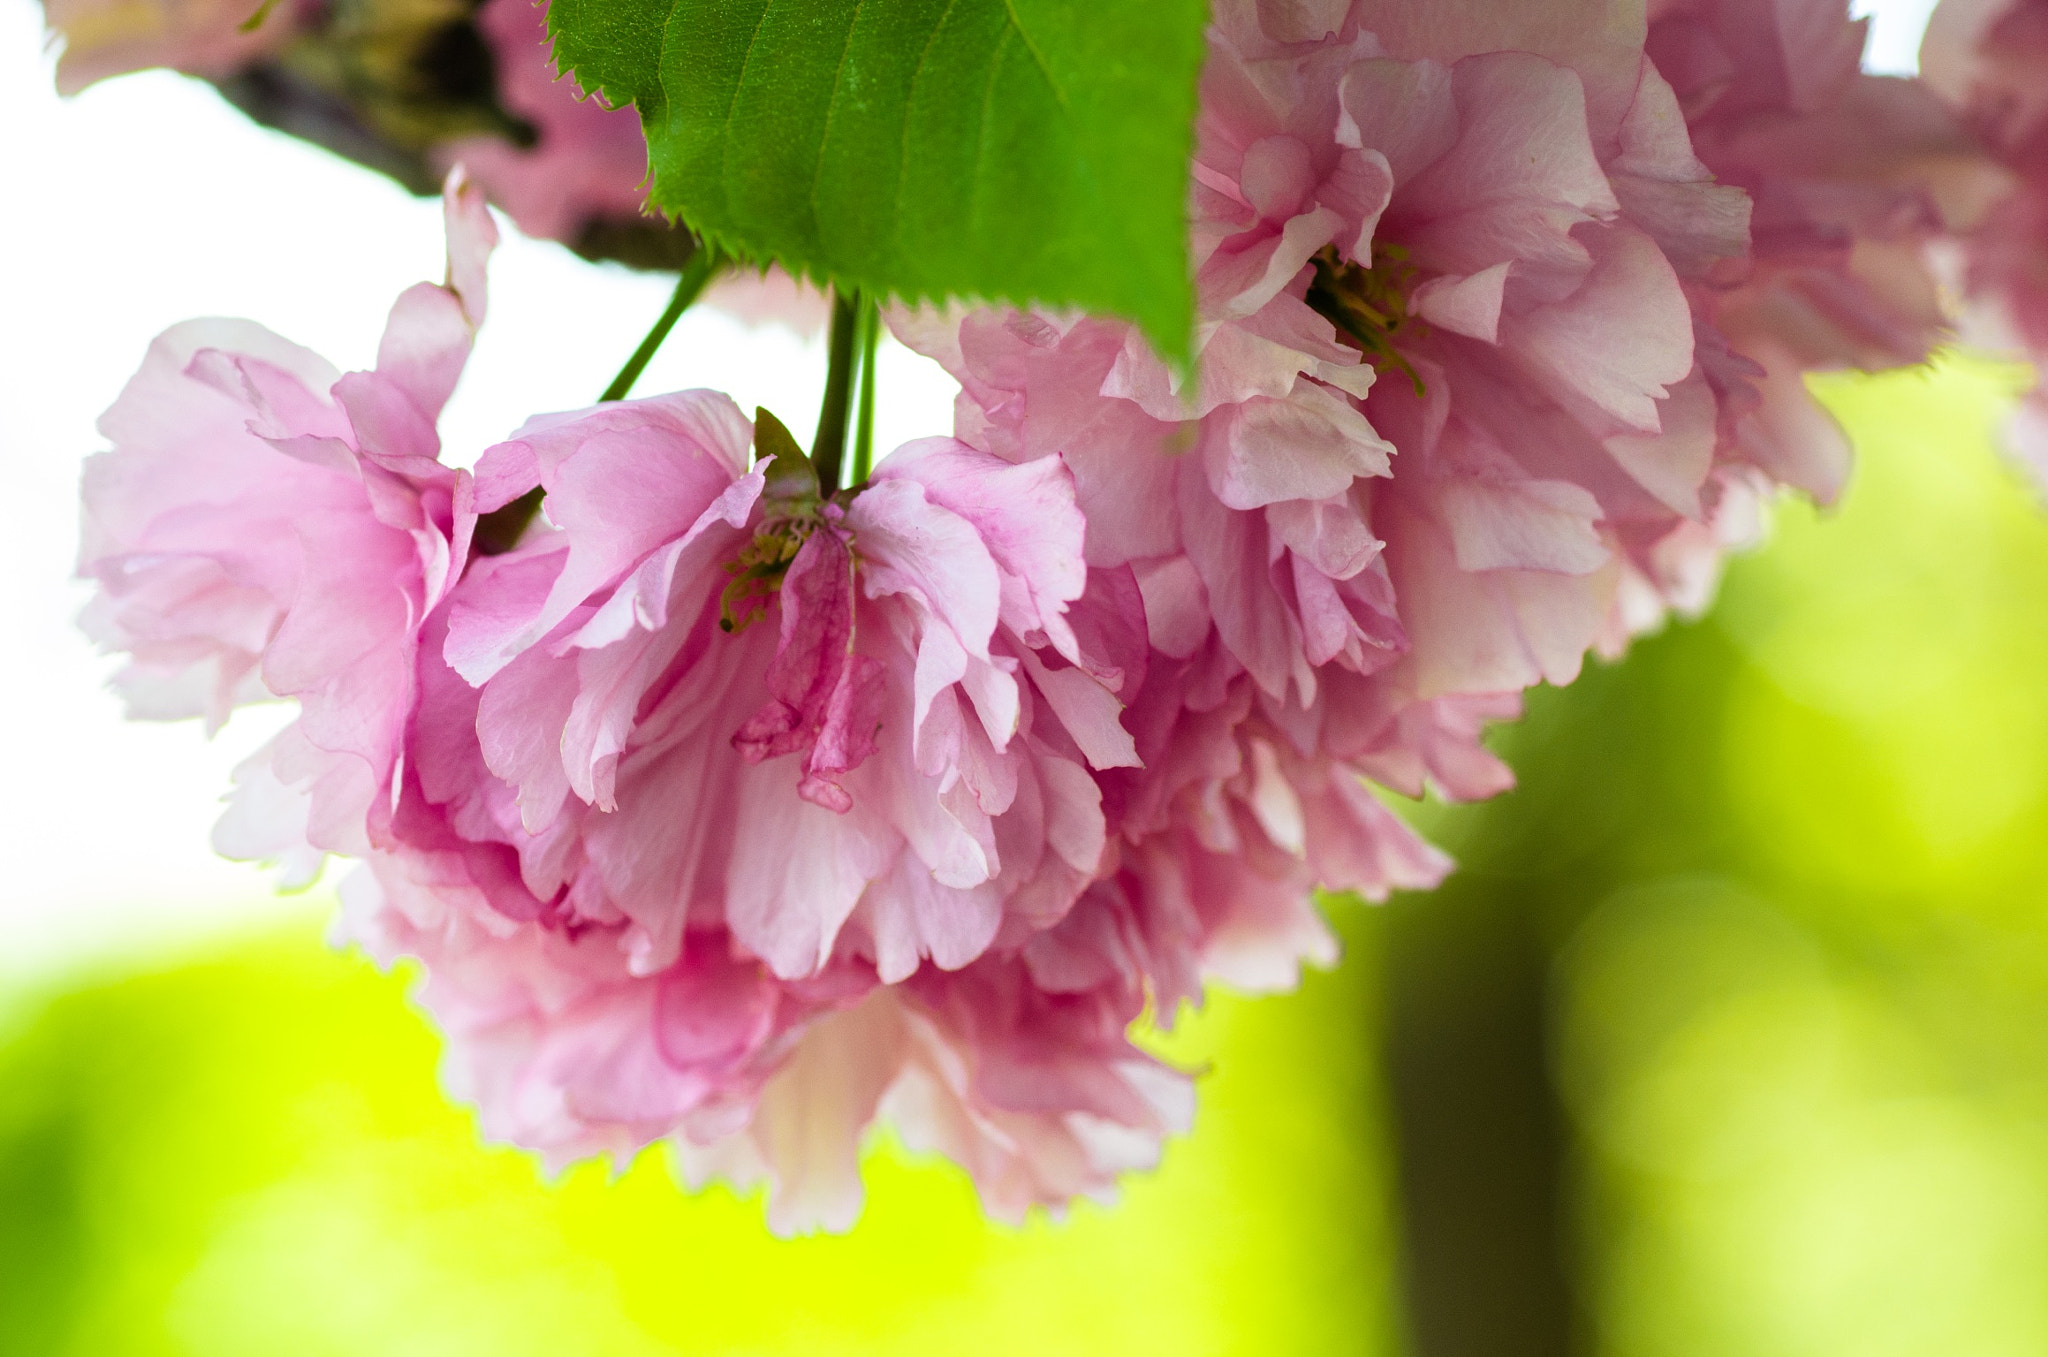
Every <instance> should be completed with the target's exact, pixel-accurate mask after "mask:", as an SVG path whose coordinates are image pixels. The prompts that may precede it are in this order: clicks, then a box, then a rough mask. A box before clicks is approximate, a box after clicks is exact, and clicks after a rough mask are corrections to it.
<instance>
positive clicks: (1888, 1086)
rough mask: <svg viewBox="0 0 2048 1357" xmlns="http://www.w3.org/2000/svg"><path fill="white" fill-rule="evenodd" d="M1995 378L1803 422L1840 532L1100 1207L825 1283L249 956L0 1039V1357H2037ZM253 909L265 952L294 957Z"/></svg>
mask: <svg viewBox="0 0 2048 1357" xmlns="http://www.w3.org/2000/svg"><path fill="white" fill-rule="evenodd" d="M2017 381H2018V375H2017V374H2016V373H2014V372H2013V371H2011V370H2007V369H2001V368H1994V367H1991V366H1987V365H1978V364H1965V363H1961V362H1957V361H1949V362H1945V363H1943V364H1940V365H1938V366H1937V367H1935V368H1934V369H1931V370H1926V371H1913V372H1905V373H1899V374H1893V375H1890V376H1886V377H1883V378H1855V379H1840V380H1831V381H1828V382H1825V383H1823V384H1821V386H1820V387H1819V390H1820V391H1821V394H1822V395H1823V396H1824V398H1825V399H1826V400H1827V401H1828V402H1829V404H1830V405H1831V406H1832V407H1833V408H1834V409H1835V411H1836V412H1837V413H1838V415H1839V416H1840V417H1841V418H1842V419H1843V420H1844V422H1845V423H1847V424H1848V425H1849V427H1850V430H1851V432H1852V434H1853V436H1854V438H1855V440H1856V443H1857V446H1858V450H1859V467H1858V471H1857V475H1856V477H1855V479H1854V481H1853V483H1852V486H1851V489H1850V491H1849V493H1848V495H1847V497H1846V499H1845V501H1844V503H1843V504H1842V505H1841V506H1840V507H1839V508H1838V509H1837V510H1835V511H1832V512H1829V513H1825V514H1817V513H1815V512H1813V511H1812V510H1810V509H1808V508H1806V507H1804V506H1799V505H1789V504H1788V505H1786V506H1783V507H1782V508H1781V509H1780V510H1779V511H1778V513H1777V515H1776V524H1775V527H1774V530H1773V534H1772V539H1771V542H1770V545H1769V546H1768V547H1767V548H1766V549H1764V550H1762V551H1760V552H1758V553H1756V554H1754V555H1752V556H1750V557H1748V558H1746V559H1743V560H1741V561H1739V562H1737V563H1736V564H1735V565H1734V566H1733V568H1732V569H1731V571H1730V574H1729V578H1728V581H1727V584H1726V586H1725V588H1724V589H1723V592H1722V596H1721V600H1720V602H1719V604H1718V605H1717V607H1716V608H1715V610H1714V611H1713V612H1712V613H1711V614H1710V615H1709V616H1708V617H1707V618H1706V619H1704V620H1702V621H1699V622H1696V623H1691V624H1684V625H1677V626H1674V627H1672V628H1671V629H1669V630H1668V631H1667V632H1665V633H1664V634H1663V635H1661V636H1658V637H1655V638H1652V639H1649V640H1647V641H1645V642H1643V643H1642V644H1640V645H1639V646H1638V647H1637V648H1636V650H1635V651H1634V653H1633V654H1632V655H1631V656H1630V658H1629V659H1628V660H1627V661H1626V662H1625V663H1622V664H1619V665H1615V666H1607V667H1598V666H1596V667H1593V668H1591V669H1589V671H1588V673H1587V674H1586V676H1585V677H1584V678H1583V679H1582V680H1581V681H1580V682H1579V683H1578V684H1576V685H1574V686H1573V687H1572V688H1570V689H1567V690H1564V691H1561V692H1550V691H1546V692H1542V693H1538V694H1535V695H1533V700H1532V702H1531V710H1530V715H1529V719H1528V720H1527V721H1526V722H1525V723H1524V724H1523V725H1521V726H1519V727H1517V728H1514V729H1512V730H1507V731H1503V732H1500V734H1499V737H1498V744H1499V746H1500V748H1501V749H1502V751H1503V752H1504V753H1505V754H1506V755H1507V756H1508V758H1509V759H1510V761H1511V762H1513V763H1514V764H1515V765H1516V767H1517V768H1518V770H1519V771H1520V774H1521V777H1522V786H1521V789H1520V790H1518V791H1517V792H1515V793H1514V794H1512V795H1510V796H1508V797H1505V798H1503V799H1501V800H1500V801H1498V802H1495V803H1492V804H1490V805H1486V806H1479V807H1465V808H1456V809H1449V810H1446V809H1443V808H1437V807H1423V808H1422V809H1421V810H1420V812H1419V814H1420V816H1421V817H1422V818H1423V819H1424V820H1425V821H1426V822H1427V824H1428V827H1429V828H1430V830H1431V831H1432V832H1433V833H1434V834H1435V835H1437V836H1438V837H1439V838H1440V840H1441V841H1443V842H1444V843H1446V844H1447V845H1448V846H1449V847H1450V848H1451V849H1452V850H1453V851H1454V852H1455V853H1456V854H1457V855H1458V856H1459V858H1460V860H1461V861H1462V863H1463V864H1464V867H1463V870H1462V871H1461V872H1460V874H1459V875H1458V876H1457V877H1456V878H1454V880H1453V881H1452V883H1451V884H1450V885H1448V886H1447V887H1446V888H1445V889H1443V890H1442V891H1440V892H1437V893H1436V894H1434V895H1430V896H1414V897H1406V898H1402V899H1398V900H1396V901H1395V902H1393V903H1392V904H1391V905H1389V906H1386V907H1384V908H1377V909H1375V908H1367V907H1364V906H1361V905H1358V904H1356V903H1346V902H1335V903H1334V904H1333V906H1332V909H1333V913H1334V914H1335V916H1336V917H1337V919H1338V921H1339V923H1340V926H1341V928H1342V930H1343V931H1344V933H1345V936H1346V938H1347V941H1348V948H1349V954H1348V957H1347V960H1346V961H1345V963H1344V964H1343V966H1342V967H1341V968H1339V969H1338V970H1336V971H1334V972H1332V973H1329V974H1324V975H1317V976H1314V977H1312V978H1311V979H1310V981H1309V982H1308V984H1307V985H1306V986H1304V988H1303V990H1302V991H1301V992H1300V993H1299V994H1296V995H1292V996H1289V997H1286V998H1279V999H1266V1000H1256V1001H1245V1000H1238V999H1233V998H1230V997H1228V996H1224V997H1219V998H1218V999H1216V1000H1215V1001H1214V1002H1213V1003H1212V1004H1211V1005H1210V1007H1209V1009H1208V1010H1207V1011H1206V1012H1205V1013H1203V1014H1201V1015H1200V1016H1199V1017H1198V1018H1197V1019H1195V1020H1194V1021H1191V1022H1189V1023H1187V1024H1186V1025H1185V1026H1184V1028H1183V1029H1182V1030H1181V1031H1180V1032H1178V1033H1176V1034H1175V1035H1174V1037H1173V1038H1172V1040H1171V1041H1170V1042H1169V1043H1167V1045H1166V1049H1167V1051H1168V1052H1169V1053H1170V1054H1171V1055H1173V1056H1174V1057H1175V1058H1177V1059H1180V1060H1183V1061H1186V1062H1189V1063H1191V1064H1199V1065H1201V1066H1202V1067H1204V1068H1205V1069H1206V1070H1207V1071H1208V1072H1207V1073H1206V1074H1205V1075H1204V1076H1203V1078H1202V1106H1201V1113H1200V1120H1199V1123H1198V1126H1197V1129H1196V1131H1195V1132H1194V1134H1193V1135H1192V1136H1190V1137H1188V1138H1186V1139H1184V1140H1182V1141H1180V1142H1178V1143H1176V1144H1174V1145H1173V1146H1172V1147H1171V1149H1170V1150H1169V1152H1168V1154H1167V1158H1166V1162H1165V1165H1164V1167H1163V1168H1162V1169H1161V1170H1160V1171H1159V1172H1158V1173H1156V1174H1153V1175H1150V1176H1148V1177H1144V1178H1139V1179H1136V1180H1134V1181H1132V1182H1131V1183H1130V1184H1129V1185H1128V1188H1127V1190H1126V1192H1125V1194H1124V1198H1123V1200H1122V1202H1121V1203H1120V1204H1119V1205H1117V1206H1115V1207H1114V1208H1110V1209H1101V1208H1097V1207H1094V1206H1083V1207H1081V1208H1080V1209H1078V1210H1076V1211H1075V1212H1074V1213H1073V1215H1072V1216H1071V1217H1070V1218H1069V1219H1068V1220H1066V1221H1064V1222H1052V1221H1046V1220H1037V1221H1034V1222H1033V1223H1032V1224H1031V1225H1030V1226H1028V1227H1027V1228H1025V1229H1022V1230H1011V1229H1006V1228H1002V1227H998V1226H991V1225H988V1224H985V1223H983V1222H982V1221H981V1220H980V1218H979V1216H978V1214H977V1211H976V1208H975V1205H974V1200H973V1195H972V1192H971V1190H970V1189H969V1187H968V1186H967V1184H966V1182H965V1180H964V1178H963V1177H962V1176H961V1175H960V1174H959V1173H958V1172H957V1171H955V1170H953V1169H951V1168H950V1167H948V1166H944V1165H939V1164H933V1163H930V1162H926V1161H922V1160H918V1159H914V1158H913V1157H911V1156H908V1155H906V1154H905V1153H903V1152H902V1151H900V1150H899V1149H898V1148H896V1147H894V1146H892V1145H891V1144H889V1143H887V1142H886V1141H884V1142H883V1143H881V1144H878V1145H877V1146H876V1147H875V1150H874V1152H873V1156H872V1162H871V1164H870V1187H871V1192H870V1198H869V1204H868V1209H867V1213H866V1215H865V1217H864V1218H863V1220H862V1222H861V1224H860V1226H859V1228H858V1229H856V1230H855V1231H854V1232H853V1233H852V1234H851V1235H850V1236H847V1237H844V1238H813V1239H804V1240H797V1241H790V1242H783V1241H777V1240H774V1239H772V1238H771V1237H770V1236H768V1234H767V1233H766V1231H765V1229H764V1227H763V1225H762V1221H761V1210H760V1205H759V1203H758V1202H757V1201H754V1200H749V1199H736V1198H735V1197H733V1196H732V1195H731V1194H730V1193H726V1192H723V1191H713V1192H710V1193H706V1194H704V1195H701V1196H695V1197H691V1196H686V1195H684V1194H683V1193H681V1192H680V1191H678V1190H677V1189H676V1188H675V1187H674V1186H673V1185H672V1183H671V1182H670V1180H669V1178H668V1175H667V1170H666V1168H665V1166H664V1165H663V1164H662V1163H661V1162H659V1158H658V1156H648V1157H646V1158H644V1159H643V1160H642V1161H641V1162H640V1163H639V1164H637V1165H636V1166H634V1167H633V1168H632V1169H631V1170H630V1171H628V1172H626V1173H625V1174H624V1175H623V1176H621V1177H618V1178H616V1179H613V1178H610V1177H608V1176H607V1174H606V1173H605V1172H604V1171H603V1170H601V1169H598V1168H594V1167H586V1168H584V1169H582V1170H578V1171H576V1172H573V1173H571V1174H570V1175H568V1176H567V1178H565V1179H564V1180H562V1181H561V1182H559V1183H555V1184H552V1185H551V1184H548V1183H545V1182H543V1181H542V1179H541V1177H540V1176H539V1174H538V1172H537V1170H536V1169H535V1167H534V1166H533V1164H532V1162H531V1161H530V1160H528V1159H527V1158H525V1157H524V1156H522V1155H519V1154H516V1153H513V1152H509V1151H505V1150H494V1149H486V1148H482V1147H480V1146H479V1145H478V1144H477V1142H476V1138H475V1133H474V1128H473V1124H472V1122H471V1121H470V1119H469V1117H468V1116H467V1114H465V1113H463V1112H461V1111H459V1110H456V1109H454V1108H452V1107H450V1106H448V1105H447V1104H446V1103H444V1102H443V1100H442V1099H441V1097H440V1095H439V1093H438V1091H437V1088H436V1084H435V1078H434V1062H435V1058H436V1044H435V1041H434V1038H433V1037H432V1035H431V1033H430V1032H429V1031H427V1029H426V1028H425V1026H424V1024H423V1023H422V1021H421V1020H420V1019H419V1017H418V1016H417V1014H416V1013H415V1012H414V1011H413V1010H412V1009H411V1008H410V1007H409V1006H408V1005H407V1004H406V1002H405V999H404V994H405V991H406V987H407V985H408V984H409V983H410V979H411V977H409V976H407V975H405V974H402V973H401V974H399V975H396V976H390V975H380V974H378V973H377V972H376V971H375V970H374V969H373V968H371V967H370V965H369V964H368V963H367V962H366V961H364V960H363V959H362V958H360V957H358V956H352V955H351V956H343V955H336V954H333V953H330V952H328V951H326V950H325V949H324V948H323V946H322V944H321V942H320V936H319V935H320V923H319V920H318V919H316V918H315V917H313V914H312V913H311V912H308V911H306V910H305V909H304V907H302V906H291V905H280V907H279V908H280V916H281V917H282V918H284V919H286V921H287V922H286V924H285V925H284V926H282V927H281V928H280V929H279V930H278V931H277V932H276V933H275V934H274V935H271V936H263V937H253V938H247V939H245V940H241V941H236V942H232V943H229V944H223V945H221V946H220V947H218V948H216V949H215V950H214V951H213V952H211V953H210V954H206V955H198V956H184V957H179V958H165V959H163V960H162V961H161V962H160V963H159V964H158V965H157V966H156V967H153V968H147V969H144V970H136V969H134V968H133V967H130V968H128V969H125V970H123V971H121V972H120V973H108V974H98V975H85V976H79V975H73V976H71V977H69V978H68V979H67V980H66V981H64V982H63V983H61V984H59V983H55V982H52V983H51V984H49V985H47V986H45V987H44V988H43V989H41V990H38V991H36V992H33V993H26V992H25V993H15V994H10V995H4V996H0V1354H13V1353H24V1354H37V1355H38V1357H41V1355H42V1354H93V1355H94V1357H112V1355H117V1354H118V1355H125V1354H156V1353H166V1354H170V1353H176V1354H204V1355H205V1357H216V1355H217V1357H245V1355H246V1357H256V1355H258V1354H261V1355H263V1357H270V1355H272V1354H293V1355H294V1357H298V1355H301V1354H303V1355H304V1357H326V1355H327V1354H333V1355H334V1357H341V1354H377V1357H415V1355H418V1357H424V1355H425V1354H492V1357H524V1355H525V1354H543V1353H545V1354H568V1353H574V1354H599V1355H608V1354H630V1355H632V1357H639V1355H640V1354H665V1353H689V1354H696V1353H721V1354H722V1353H747V1354H755V1353H759V1354H782V1353H826V1354H836V1353H853V1354H883V1353H888V1354H923V1353H947V1354H951V1353H961V1352H966V1353H975V1354H1000V1353H1007V1352H1032V1353H1043V1352H1048V1351H1049V1352H1057V1353H1061V1354H1094V1353H1105V1354H1107V1353H1117V1354H1128V1353H1149V1352H1171V1353H1174V1354H1177V1357H1207V1355H1208V1354H1219V1355H1220V1354H1261V1355H1264V1354H1293V1353H1304V1354H1307V1353H1313V1354H1323V1353H1371V1354H1382V1353H1384V1354H1396V1353H1414V1354H1418V1357H1465V1354H1473V1357H1477V1355H1478V1354H1489V1357H1491V1355H1493V1354H1524V1353H1534V1354H1549V1353H1559V1354H1562V1353H1571V1352H1579V1353H1599V1354H1613V1355H1614V1357H1623V1355H1626V1357H1695V1355H1697V1357H1708V1354H1712V1355H1713V1357H1748V1355H1749V1354H1755V1355H1756V1357H1797V1355H1803V1354H1815V1355H1819V1354H1844V1355H1850V1354H1853V1355H1854V1357H1892V1354H1898V1355H1899V1357H1905V1355H1906V1354H1916V1355H1918V1354H1941V1357H2005V1355H2006V1354H2014V1355H2017V1354H2039V1353H2043V1352H2048V908H2044V907H2043V906H2044V899H2043V895H2044V892H2043V888H2042V886H2041V884H2040V883H2041V882H2042V880H2043V878H2044V869H2048V681H2044V680H2048V516H2044V515H2043V513H2042V512H2041V510H2040V509H2039V507H2038V503H2037V500H2036V497H2035V494H2034V492H2033V491H2032V490H2031V489H2030V488H2028V487H2027V486H2025V485H2023V484H2022V483H2021V481H2020V480H2019V478H2018V477H2017V476H2016V475H2015V474H2014V473H2013V472H2012V471H2011V470H2010V469H2009V468H2008V467H2007V466H2006V465H2005V464H2004V463H2003V462H2002V461H2001V460H2000V459H1999V457H1998V456H1997V455H1996V453H1995V452H1994V451H1993V449H1992V441H1991V431H1992V428H1993V426H1994V425H1995V423H1996V422H1997V420H1998V418H1999V417H2000V415H2001V413H2002V411H2003V409H2004V406H2005V402H2006V401H2007V399H2008V398H2009V396H2010V394H2011V392H2012V391H2013V390H2014V389H2015V386H2016V383H2017ZM295 910H296V911H298V912H294V911H295Z"/></svg>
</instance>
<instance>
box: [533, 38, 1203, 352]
mask: <svg viewBox="0 0 2048 1357" xmlns="http://www.w3.org/2000/svg"><path fill="white" fill-rule="evenodd" d="M1207 9H1208V7H1207V4H1206V2H1205V0H553V6H552V11H551V13H550V15H549V26H550V28H551V29H552V31H553V32H554V34H555V38H556V47H555V53H556V59H557V61H558V62H559V63H561V64H562V65H563V66H564V67H565V68H566V69H569V70H572V71H573V72H574V73H575V75H576V77H577V79H578V80H579V82H580V83H581V84H582V85H583V87H584V88H585V89H588V90H594V91H596V92H599V93H601V94H603V95H604V97H605V98H606V99H608V100H610V101H611V102H613V103H624V102H626V101H627V100H631V101H632V102H633V103H635V104H636V105H637V106H638V107H639V110H640V116H641V122H642V125H643V126H644V128H645V129H646V132H647V143H648V152H649V160H650V163H651V166H652V170H653V198H654V202H655V203H656V205H657V206H659V207H662V208H664V209H667V210H669V211H671V212H673V213H676V214H678V215H680V216H681V217H682V218H683V220H684V221H685V222H686V223H687V224H688V225H689V226H690V227H691V228H692V229H693V230H695V231H697V232H699V233H700V234H702V235H703V236H705V237H707V238H709V239H711V240H714V241H717V242H718V243H719V244H720V245H721V246H723V247H725V248H726V249H727V250H729V251H730V252H732V253H734V254H737V255H740V256H742V257H746V258H752V259H756V260H760V259H774V260H776V261H778V262H780V263H782V264H783V265H784V266H786V267H788V268H790V269H792V270H794V271H797V272H800V273H805V274H809V275H811V276H813V277H818V278H822V279H824V280H826V281H831V282H837V283H841V284H844V285H846V286H849V287H858V288H860V289H861V290H863V291H867V292H871V293H875V294H878V295H890V296H899V297H903V298H906V299H908V300H912V301H919V300H924V299H934V300H938V299H945V298H953V297H966V298H976V299H983V300H992V301H993V300H1000V301H1009V302H1015V303H1020V304H1029V303H1039V304H1044V305H1048V306H1078V307H1083V308H1086V309H1088V310H1092V311H1101V312H1108V313H1112V314H1117V315H1123V316H1128V317H1130V318H1132V319H1134V320H1136V321H1138V322H1139V323H1140V324H1141V325H1142V326H1143V327H1144V328H1145V331H1146V333H1147V334H1148V335H1149V336H1150V337H1151V338H1152V340H1153V342H1154V343H1155V344H1157V345H1158V346H1159V347H1160V348H1161V349H1162V350H1163V351H1164V352H1166V353H1167V354H1168V355H1169V356H1172V357H1175V358H1185V356H1186V355H1187V352H1188V347H1189V337H1190V336H1189V331H1190V326H1191V321H1192V315H1193V296H1192V285H1191V282H1190V279H1189V277H1188V263H1187V185H1188V164H1189V160H1190V156H1191V153H1192V149H1193V124H1194V115H1195V106H1196V84H1197V81H1198V79H1199V76H1200V72H1201V63H1202V55H1203V41H1202V28H1203V25H1204V24H1205V23H1206V21H1207V18H1208V13H1207Z"/></svg>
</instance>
